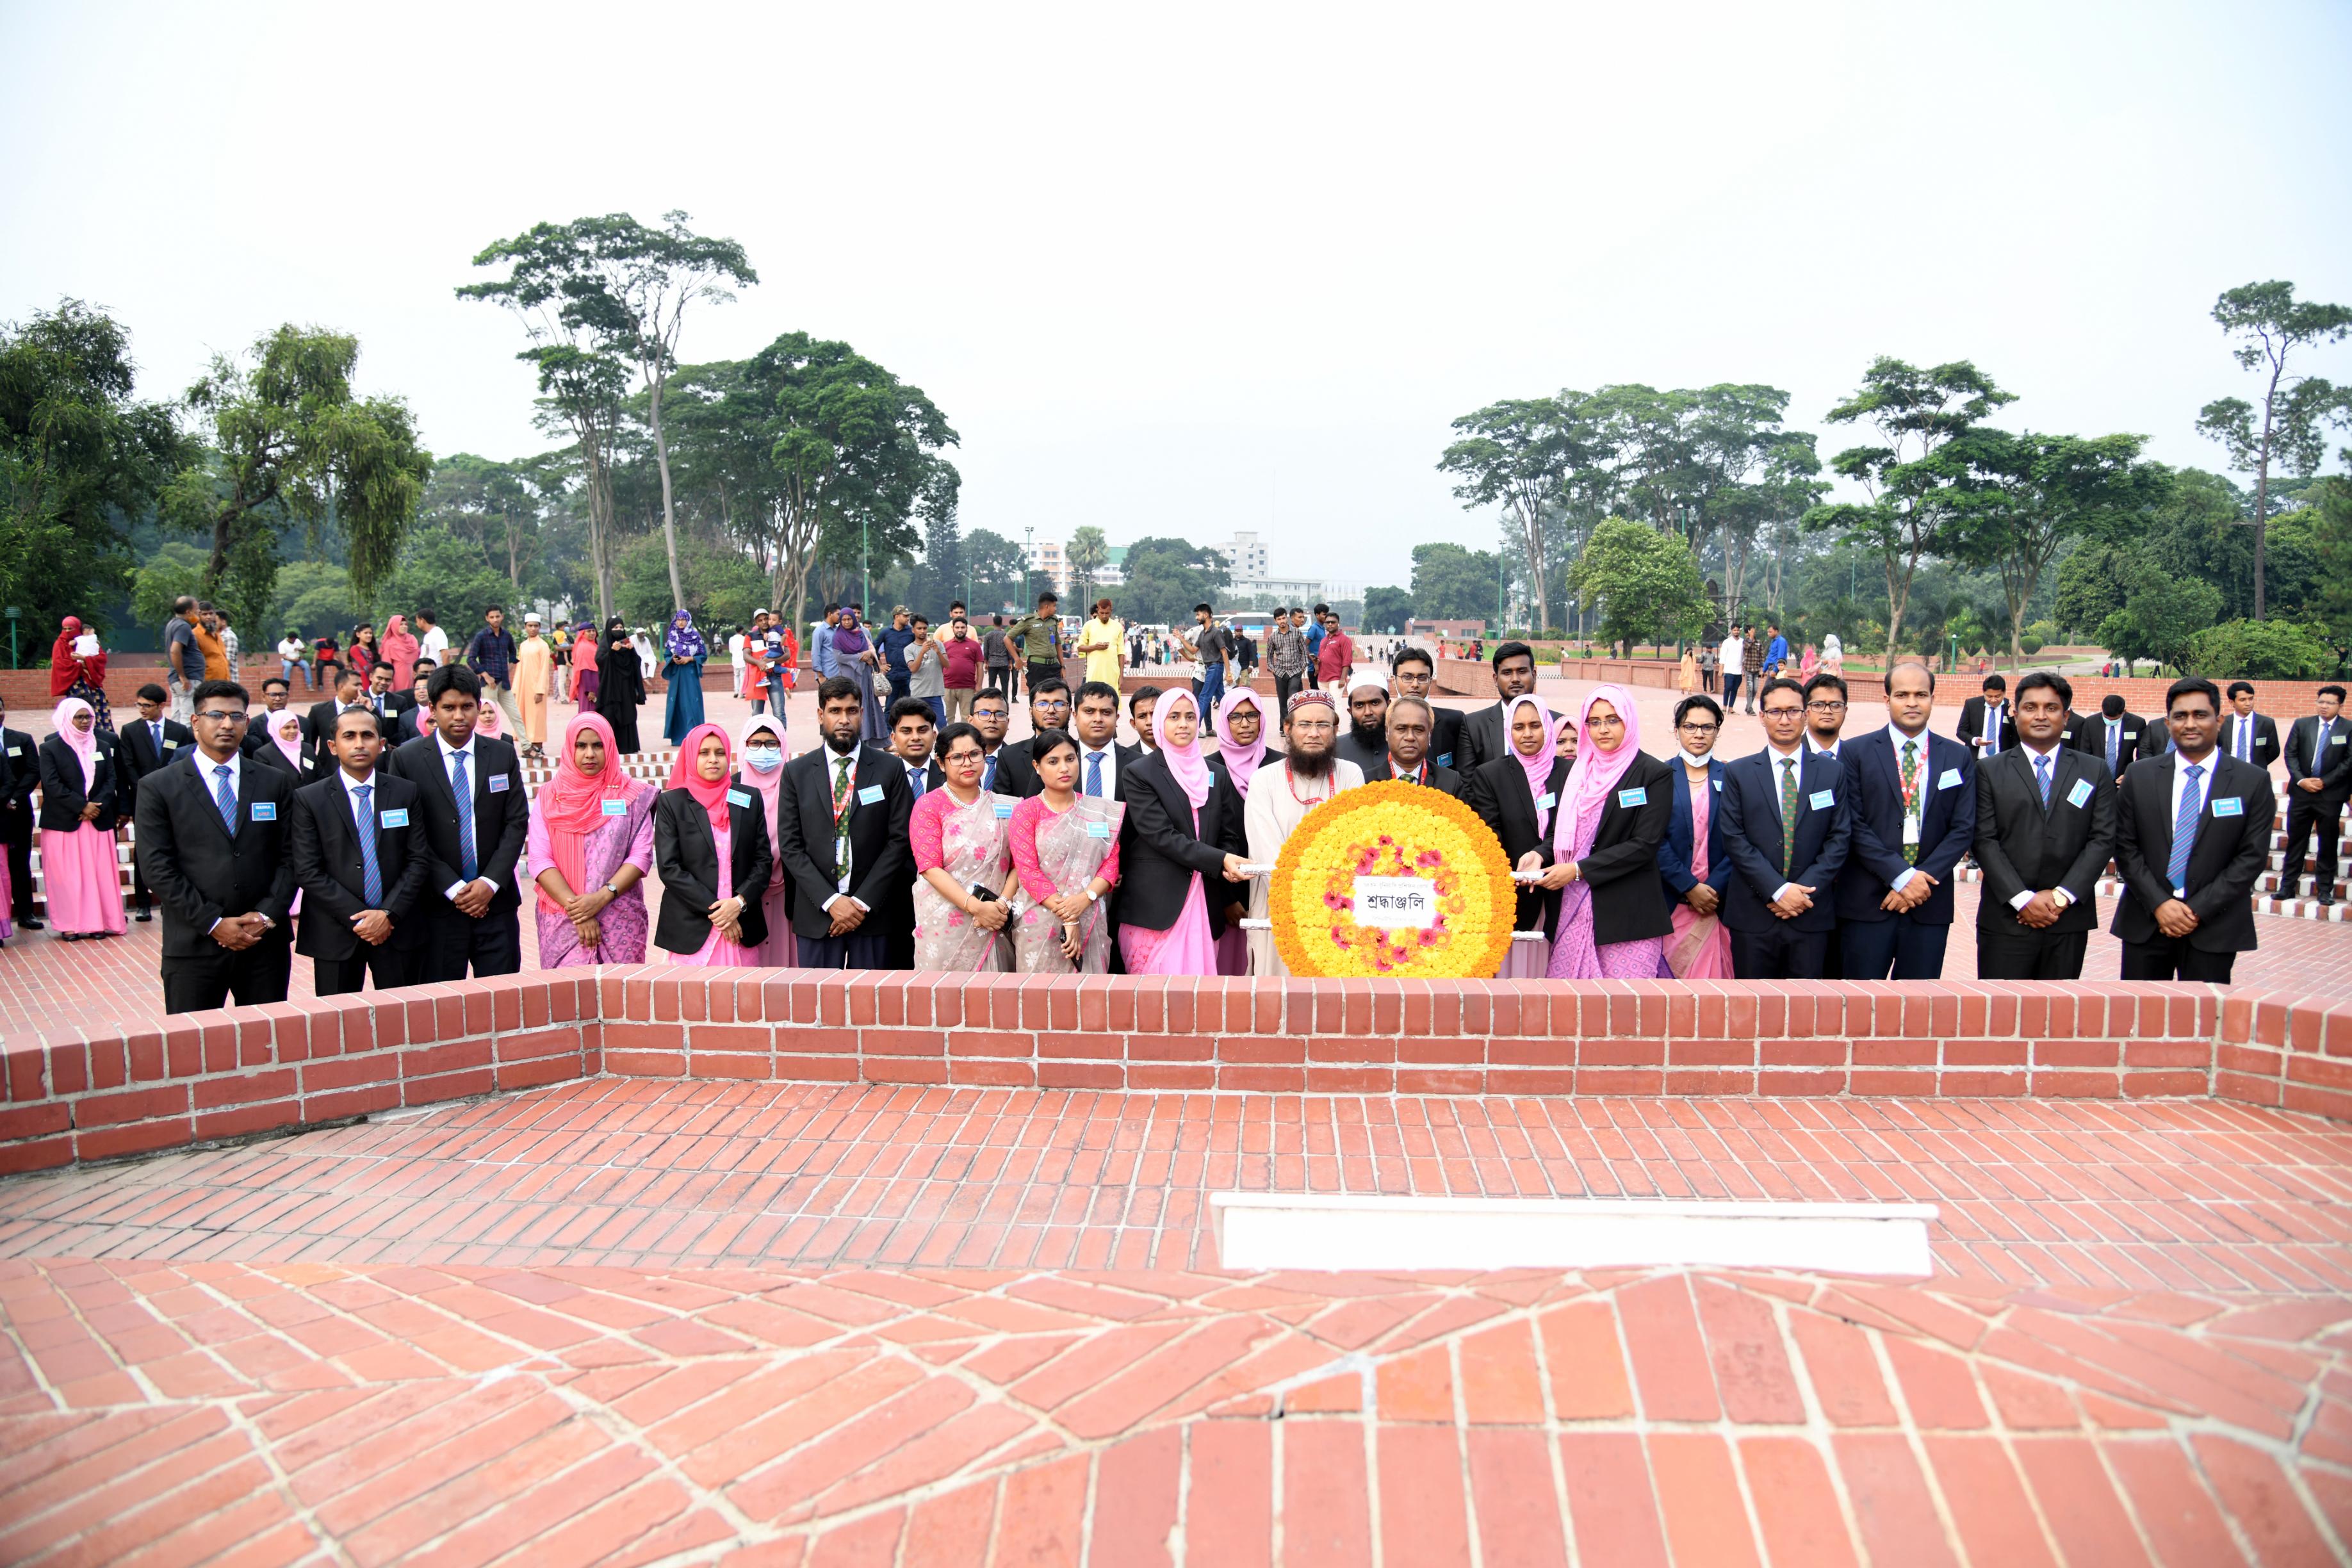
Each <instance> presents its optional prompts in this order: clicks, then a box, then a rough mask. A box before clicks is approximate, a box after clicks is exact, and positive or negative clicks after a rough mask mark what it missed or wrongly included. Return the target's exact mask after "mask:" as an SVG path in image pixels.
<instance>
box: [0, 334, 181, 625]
mask: <svg viewBox="0 0 2352 1568" xmlns="http://www.w3.org/2000/svg"><path fill="white" fill-rule="evenodd" d="M136 378H137V372H136V370H135V368H134V367H133V366H132V364H131V334H130V333H129V332H128V331H125V330H124V329H123V328H122V326H121V324H120V323H119V322H117V321H114V320H113V319H112V318H111V317H110V316H108V315H107V314H106V313H105V312H104V311H101V310H91V309H90V308H89V306H87V305H85V304H83V303H82V302H81V301H80V300H63V301H61V302H60V303H59V304H58V308H57V309H56V310H48V311H43V312H40V313H37V314H36V315H34V316H33V317H31V318H30V319H29V320H27V321H23V322H21V323H10V324H7V325H5V326H0V497H5V504H6V508H7V510H6V512H5V515H0V599H5V601H6V602H7V603H9V604H12V605H19V606H21V607H23V608H24V609H26V611H27V612H28V613H29V614H30V615H31V616H33V624H34V626H36V627H37V628H38V627H45V626H50V625H53V624H54V623H55V622H56V621H57V620H58V618H60V617H62V616H68V615H74V616H80V617H81V618H82V619H83V620H84V621H86V622H89V623H91V624H92V625H93V626H98V627H99V628H100V629H103V621H102V619H101V616H100V608H99V606H100V605H101V604H103V603H104V601H105V600H107V599H110V598H111V597H113V595H115V594H116V593H118V592H120V591H121V588H122V587H123V586H124V585H125V584H127V583H128V582H129V581H130V578H131V550H130V531H131V523H132V522H133V521H137V519H138V518H139V517H140V516H141V514H142V513H143V512H145V511H146V510H147V509H148V508H149V507H151V506H152V505H153V504H154V501H155V498H156V497H157V495H158V494H160V493H161V491H162V490H163V487H164V486H165V485H166V484H167V483H169V482H170V480H171V478H172V476H173V474H174V473H175V472H177V471H178V470H179V469H180V468H182V467H183V466H184V465H185V464H186V463H188V462H189V461H191V460H192V457H193V452H192V448H191V446H190V444H189V442H188V441H187V439H186V437H184V436H183V435H182V434H181V431H180V427H179V423H178V420H177V417H176V416H175V415H174V414H173V410H172V408H171V406H170V405H167V404H162V403H141V402H139V401H137V400H136V399H135V398H134V397H133V396H132V395H131V393H132V387H133V384H134V383H135V381H136ZM158 618H159V619H160V617H158Z"/></svg>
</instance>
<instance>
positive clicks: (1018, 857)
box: [923, 724, 1127, 974]
mask: <svg viewBox="0 0 2352 1568" xmlns="http://www.w3.org/2000/svg"><path fill="white" fill-rule="evenodd" d="M968 728H970V726H969V725H961V724H959V725H951V726H950V729H959V730H960V729H968ZM1030 756H1031V758H1032V760H1033V761H1034V762H1035V763H1036V765H1037V782H1038V784H1041V785H1042V786H1043V787H1042V788H1041V789H1040V790H1039V792H1038V793H1037V794H1035V795H1031V796H1030V797H1029V798H1028V799H1026V800H1024V801H1023V802H1021V804H1020V805H1016V806H1014V807H1013V821H1012V824H1011V826H1012V829H1013V831H1012V834H1011V836H1010V837H1011V848H1012V852H1013V886H1012V887H1011V888H1010V889H1008V891H1009V893H1010V895H1011V898H1012V900H1013V902H1012V936H1013V968H1015V969H1016V970H1018V971H1020V972H1021V973H1024V974H1102V973H1107V972H1108V970H1109V968H1110V906H1109V905H1108V904H1106V903H1104V902H1103V901H1102V900H1104V898H1106V897H1107V896H1108V894H1109V893H1110V890H1111V889H1114V888H1116V887H1118V829H1119V824H1120V822H1121V821H1122V820H1123V819H1124V818H1125V816H1126V815H1127V807H1125V806H1123V805H1120V804H1119V803H1118V802H1117V801H1115V800H1107V799H1103V798H1101V797H1099V796H1096V797H1089V796H1087V795H1080V794H1078V792H1077V791H1078V743H1077V742H1076V741H1073V740H1072V739H1070V732H1069V731H1066V730H1045V731H1040V732H1039V734H1038V736H1037V739H1036V742H1035V743H1034V745H1033V746H1031V748H1030ZM972 766H973V773H974V776H975V777H977V776H978V770H979V762H978V759H977V758H975V759H974V761H973V763H972ZM923 798H924V799H926V800H929V798H930V796H929V795H925V796H924V797H923Z"/></svg>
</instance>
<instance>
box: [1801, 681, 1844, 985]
mask: <svg viewBox="0 0 2352 1568" xmlns="http://www.w3.org/2000/svg"><path fill="white" fill-rule="evenodd" d="M1845 711H1846V689H1845V682H1844V681H1843V680H1841V679H1838V678H1837V677H1836V676H1834V675H1828V674H1822V675H1816V676H1814V677H1813V678H1812V679H1811V680H1808V681H1806V682H1805V750H1806V751H1807V752H1811V754H1812V755H1814V756H1817V757H1827V758H1828V759H1829V760H1830V761H1832V762H1833V763H1843V762H1844V761H1845V758H1844V756H1843V754H1842V753H1841V752H1840V751H1839V740H1838V737H1839V736H1840V735H1841V734H1842V733H1843V731H1844V730H1845ZM1846 868H1847V871H1849V872H1850V871H1851V870H1852V869H1853V851H1852V850H1850V849H1849V850H1848V851H1847V860H1846ZM1845 874H1846V873H1845V872H1841V873H1840V874H1839V876H1840V879H1841V880H1843V878H1844V876H1845ZM1825 901H1827V900H1825ZM1843 923H1844V922H1843V920H1841V921H1840V922H1839V924H1838V925H1835V926H1832V927H1831V928H1830V940H1829V946H1828V947H1827V948H1825V949H1824V950H1823V951H1822V979H1824V980H1841V979H1843V978H1844V976H1845V943H1844V941H1843V935H1844V933H1843V929H1842V928H1843Z"/></svg>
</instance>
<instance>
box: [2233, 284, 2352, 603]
mask: <svg viewBox="0 0 2352 1568" xmlns="http://www.w3.org/2000/svg"><path fill="white" fill-rule="evenodd" d="M2213 319H2214V320H2215V321H2219V322H2220V323H2221V331H2224V332H2226V333H2228V334H2229V335H2230V336H2231V337H2232V338H2235V339H2237V340H2238V346H2237V347H2236V348H2235V349H2233V350H2231V353H2232V355H2233V356H2234V357H2235V358H2236V359H2237V362H2238V363H2239V364H2240V365H2241V366H2242V367H2243V368H2245V369H2247V370H2251V371H2255V372H2258V373H2261V374H2263V411H2262V425H2261V428H2260V429H2259V430H2258V429H2256V428H2255V422H2254V411H2253V408H2252V405H2249V404H2248V403H2247V402H2246V400H2245V399H2244V398H2242V397H2221V398H2216V399H2214V400H2213V401H2212V402H2210V403H2209V404H2207V405H2205V406H2204V408H2203V409H2201V410H2200V412H2199V414H2198V416H2197V428H2198V429H2199V430H2200V431H2201V432H2203V433H2204V434H2205V435H2207V436H2209V437H2212V438H2213V439H2214V440H2216V441H2219V442H2221V445H2222V446H2223V447H2226V448H2227V449H2228V450H2229V453H2230V466H2231V468H2236V469H2237V470H2238V471H2239V472H2240V473H2251V474H2252V475H2253V476H2254V619H2256V620H2258V621H2259V620H2261V619H2262V618H2263V545H2264V538H2263V536H2264V534H2265V533H2266V532H2267V531H2268V530H2269V528H2270V501H2271V464H2272V462H2273V460H2275V461H2277V462H2278V463H2280V465H2281V466H2282V467H2284V468H2287V469H2288V470H2289V471H2290V472H2292V473H2294V474H2296V475H2297V476H2299V477H2305V478H2307V477H2309V476H2310V474H2311V473H2312V471H2313V470H2314V469H2315V468H2318V467H2319V458H2320V449H2321V446H2322V441H2321V437H2320V433H2319V425H2320V421H2321V420H2322V419H2324V418H2326V419H2333V420H2334V421H2336V423H2337V424H2339V425H2340V424H2343V423H2345V421H2346V418H2347V413H2352V402H2348V401H2347V395H2346V393H2345V392H2344V391H2342V390H2339V389H2338V388H2336V387H2334V386H2331V385H2329V384H2327V383H2326V382H2325V381H2322V380H2320V379H2319V378H2318V377H2317V376H2311V375H2299V376H2296V377H2294V378H2293V379H2292V380H2290V379H2289V378H2288V376H2287V374H2286V363H2287V358H2288V356H2289V355H2290V354H2292V353H2294V351H2295V350H2297V349H2300V348H2304V347H2306V346H2308V345H2311V344H2314V343H2323V342H2331V343H2332V342H2340V341H2342V339H2343V338H2344V337H2345V335H2346V334H2347V333H2352V306H2345V305H2323V304H2320V303H2318V302H2317V301H2316V300H2302V301H2298V300H2296V299H2295V297H2294V284H2292V283H2287V282H2283V281H2281V280H2279V279H2272V280H2271V281H2270V282H2268V283H2248V284H2245V285H2244V286H2242V287H2241V288H2236V289H2230V290H2229V291H2228V292H2227V293H2224V294H2223V295H2222V296H2221V298H2220V299H2219V300H2215V301H2214V302H2213Z"/></svg>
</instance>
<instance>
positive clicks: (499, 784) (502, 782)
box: [490, 773, 514, 795]
mask: <svg viewBox="0 0 2352 1568" xmlns="http://www.w3.org/2000/svg"><path fill="white" fill-rule="evenodd" d="M512 783H514V780H512V779H510V778H509V777H508V776H507V775H506V774H504V773H492V774H491V775H490V793H491V794H492V795H504V794H506V792H507V786H508V785H509V784H512Z"/></svg>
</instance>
